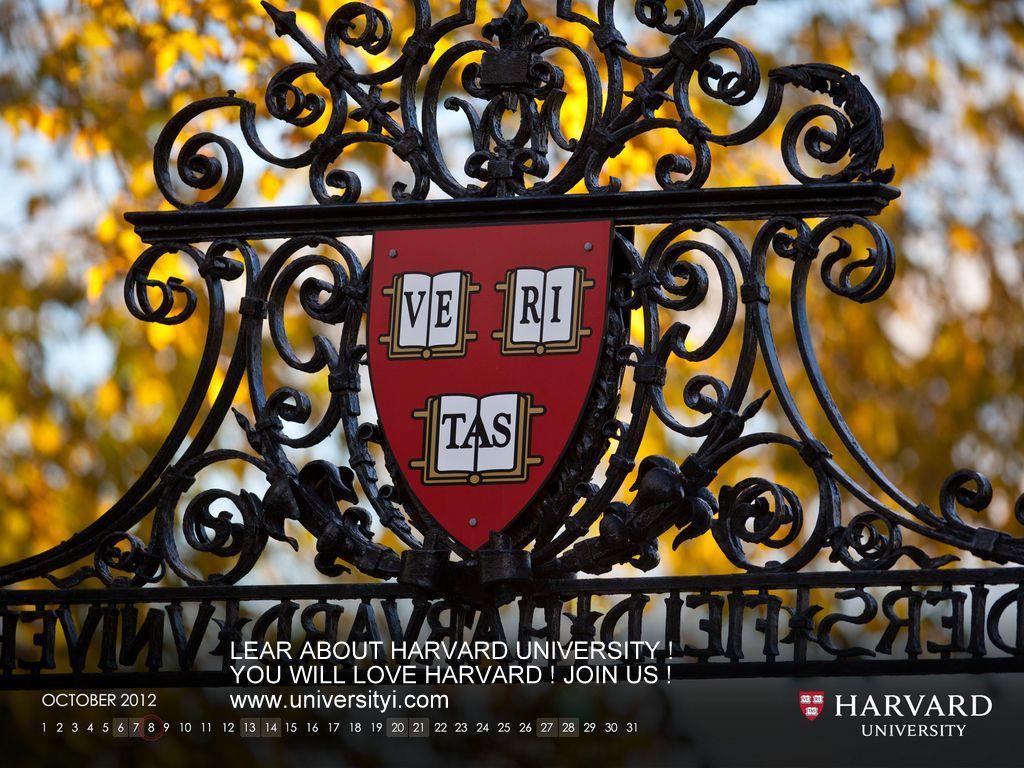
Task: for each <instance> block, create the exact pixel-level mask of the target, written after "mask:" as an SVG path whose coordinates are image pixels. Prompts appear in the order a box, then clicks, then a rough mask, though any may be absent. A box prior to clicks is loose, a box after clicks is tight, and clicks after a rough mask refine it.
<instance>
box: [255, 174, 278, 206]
mask: <svg viewBox="0 0 1024 768" xmlns="http://www.w3.org/2000/svg"><path fill="white" fill-rule="evenodd" d="M258 186H259V190H260V194H261V195H263V197H264V198H265V199H266V200H267V201H268V202H270V201H272V200H273V199H274V198H275V197H277V193H278V192H280V191H281V187H282V186H284V181H282V179H281V177H280V176H278V175H277V174H276V173H274V172H273V171H264V172H263V175H261V176H260V180H259V185H258Z"/></svg>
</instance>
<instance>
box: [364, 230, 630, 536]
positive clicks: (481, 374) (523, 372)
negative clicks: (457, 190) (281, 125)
mask: <svg viewBox="0 0 1024 768" xmlns="http://www.w3.org/2000/svg"><path fill="white" fill-rule="evenodd" d="M611 231H612V230H611V222H610V221H589V222H571V223H552V224H528V225H521V226H501V227H458V228H447V229H426V230H423V229H421V230H413V229H406V230H397V231H386V232H378V233H377V234H376V236H375V238H374V248H373V251H374V255H373V273H372V285H371V291H370V310H369V326H368V332H367V335H366V340H367V345H368V346H369V362H370V378H371V381H372V385H373V394H374V401H375V404H376V408H377V414H378V417H379V419H380V424H381V427H382V429H383V433H384V436H385V438H386V440H387V447H388V449H389V450H390V452H391V454H392V455H393V456H394V459H395V461H394V465H395V466H394V469H395V470H397V471H398V472H399V473H401V479H403V480H404V486H405V488H404V491H405V492H406V493H407V494H408V495H411V497H412V501H413V502H414V503H415V504H417V506H418V507H419V509H420V513H419V514H421V515H423V516H428V517H430V518H432V519H433V521H434V522H435V523H436V524H437V525H438V526H440V527H441V528H442V529H443V530H444V531H445V532H447V534H448V535H449V536H450V537H451V539H452V540H453V541H454V542H455V543H456V544H457V545H459V546H460V547H462V548H464V549H465V550H475V549H478V548H479V547H481V546H483V545H484V544H485V543H487V541H488V537H489V535H490V533H491V532H492V531H503V530H505V529H506V528H507V527H508V526H509V524H510V523H511V522H512V521H513V520H515V519H516V518H517V516H518V515H519V513H520V512H521V511H523V510H524V509H527V508H529V506H530V504H531V500H532V499H534V497H536V496H537V494H538V492H539V491H540V489H541V488H542V487H543V486H544V483H545V482H546V481H547V479H548V478H549V477H551V476H552V473H553V472H554V471H555V469H556V467H557V466H558V464H559V459H560V457H561V455H562V453H563V452H564V451H565V449H566V445H568V444H569V443H570V441H571V438H572V435H573V432H574V430H575V429H576V425H577V423H578V421H579V418H580V414H581V413H582V412H583V410H584V408H585V406H586V404H587V402H588V396H589V393H590V390H591V386H592V383H593V381H594V376H595V372H596V370H597V365H598V360H599V358H600V353H601V348H602V339H603V334H604V323H605V315H606V312H607V306H608V273H609V266H610V260H609V251H610V243H611Z"/></svg>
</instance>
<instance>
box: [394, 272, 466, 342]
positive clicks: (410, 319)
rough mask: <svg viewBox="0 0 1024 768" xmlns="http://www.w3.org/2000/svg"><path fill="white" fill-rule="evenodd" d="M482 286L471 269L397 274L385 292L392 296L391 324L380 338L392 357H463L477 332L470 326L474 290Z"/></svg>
mask: <svg viewBox="0 0 1024 768" xmlns="http://www.w3.org/2000/svg"><path fill="white" fill-rule="evenodd" d="M479 290H480V286H479V285H477V284H475V283H473V282H472V281H471V280H470V276H469V273H468V272H441V273H439V274H436V275H426V274H423V273H422V272H405V273H402V274H400V275H395V276H394V279H393V281H392V284H391V286H390V287H389V288H385V289H384V290H383V291H382V293H383V294H384V295H385V296H390V297H391V325H390V328H389V330H388V333H387V334H385V335H383V336H381V337H380V341H381V342H382V343H384V344H387V345H388V357H393V358H402V357H422V358H429V357H461V356H462V355H464V354H466V342H468V341H473V340H474V339H475V338H476V332H475V331H470V330H467V329H466V324H467V322H468V321H469V297H470V294H473V293H476V292H477V291H479Z"/></svg>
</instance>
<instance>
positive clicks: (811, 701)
mask: <svg viewBox="0 0 1024 768" xmlns="http://www.w3.org/2000/svg"><path fill="white" fill-rule="evenodd" d="M800 711H801V712H803V713H804V717H806V718H807V719H808V720H817V719H818V715H820V714H821V713H822V712H824V711H825V692H824V691H800Z"/></svg>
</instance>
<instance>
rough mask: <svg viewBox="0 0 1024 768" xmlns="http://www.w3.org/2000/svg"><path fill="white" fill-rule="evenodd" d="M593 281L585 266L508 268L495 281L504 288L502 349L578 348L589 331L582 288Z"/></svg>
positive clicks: (554, 350) (537, 352)
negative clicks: (584, 326) (585, 326)
mask: <svg viewBox="0 0 1024 768" xmlns="http://www.w3.org/2000/svg"><path fill="white" fill-rule="evenodd" d="M593 285H594V281H593V280H590V279H588V278H587V277H586V273H585V272H584V270H583V268H582V267H572V266H568V267H555V268H554V269H549V270H543V269H534V268H521V269H510V270H509V271H508V273H507V274H506V276H505V281H504V282H502V283H498V285H497V286H496V287H497V289H498V290H499V291H504V292H505V305H504V315H503V317H504V320H503V322H502V328H501V330H499V331H495V332H494V334H493V336H494V338H496V339H500V340H501V353H502V354H503V355H545V354H548V355H551V354H565V353H572V352H578V351H579V349H580V340H581V339H583V338H586V337H587V336H589V335H590V329H589V328H583V327H581V326H582V325H583V293H584V291H585V290H586V289H587V288H591V287H593Z"/></svg>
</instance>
